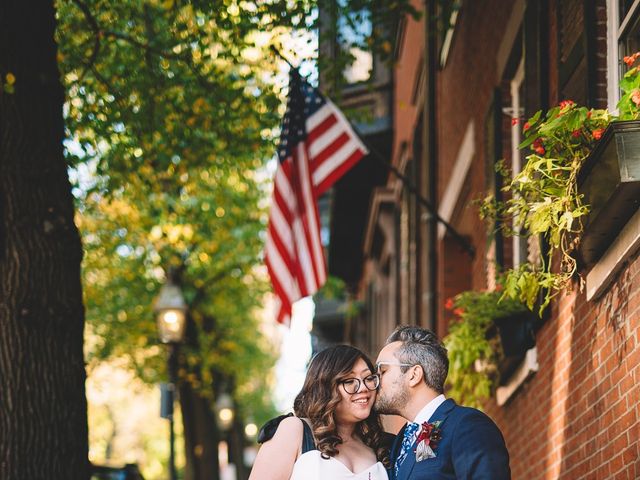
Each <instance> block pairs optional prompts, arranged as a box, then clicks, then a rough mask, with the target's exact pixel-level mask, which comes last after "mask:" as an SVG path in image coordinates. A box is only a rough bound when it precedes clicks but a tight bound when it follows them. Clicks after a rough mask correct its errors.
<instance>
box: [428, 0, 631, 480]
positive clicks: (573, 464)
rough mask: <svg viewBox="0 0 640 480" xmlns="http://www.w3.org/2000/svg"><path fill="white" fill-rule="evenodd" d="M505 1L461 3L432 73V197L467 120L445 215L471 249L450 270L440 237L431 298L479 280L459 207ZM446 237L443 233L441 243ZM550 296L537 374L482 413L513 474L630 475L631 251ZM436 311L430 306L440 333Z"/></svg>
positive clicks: (480, 128)
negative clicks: (604, 288) (435, 169)
mask: <svg viewBox="0 0 640 480" xmlns="http://www.w3.org/2000/svg"><path fill="white" fill-rule="evenodd" d="M556 2H557V0H551V1H550V2H549V15H548V22H549V23H548V27H549V38H548V45H549V58H550V59H551V60H550V63H549V83H548V86H549V96H550V98H549V100H550V103H551V104H552V105H553V104H556V103H557V102H558V101H559V100H561V99H559V98H558V93H557V92H558V85H557V83H558V71H557V64H556V61H555V59H556V58H557V51H558V49H557V32H556V16H555V8H556ZM513 3H514V2H511V1H508V2H507V1H498V0H490V1H483V2H464V10H463V12H462V15H461V17H460V19H459V24H458V26H457V31H456V36H455V38H454V42H453V45H452V48H451V51H450V56H449V59H448V63H447V66H446V68H445V69H444V70H442V71H441V72H439V73H438V93H437V98H438V112H437V118H438V161H439V163H438V165H439V189H440V197H441V198H442V195H444V193H445V192H444V191H445V188H446V186H447V184H448V182H449V180H450V175H451V172H452V169H453V166H454V164H455V160H456V157H457V154H458V150H459V148H460V144H461V142H462V138H463V136H464V133H465V131H466V128H467V125H468V123H469V121H471V120H473V121H474V123H475V132H476V135H475V152H476V153H475V157H474V160H473V165H472V167H471V171H470V173H469V175H468V176H467V178H466V179H465V187H464V188H463V193H462V195H461V201H460V205H458V207H457V209H456V211H455V212H454V216H453V218H452V223H453V225H454V226H455V228H456V229H457V230H458V231H460V232H461V233H462V234H464V235H468V236H470V238H472V241H473V243H474V245H475V246H476V248H477V254H476V258H475V259H474V261H473V262H472V263H471V265H470V267H469V272H470V276H469V277H464V276H460V275H455V274H452V272H453V270H456V271H461V270H463V269H464V268H463V267H462V266H460V265H459V261H460V257H455V258H452V257H451V255H452V251H453V248H452V246H451V245H450V244H448V245H446V246H445V245H444V244H443V245H441V252H440V253H441V255H440V285H439V292H440V294H441V305H442V304H443V302H444V299H445V298H446V297H448V296H450V295H452V294H454V293H456V292H457V291H460V290H463V289H465V288H468V283H469V279H470V280H471V284H472V286H473V288H475V289H481V288H484V287H485V278H484V246H485V245H486V232H485V228H484V226H483V224H482V223H481V221H480V220H479V219H478V217H477V211H476V210H475V209H474V208H473V207H470V206H469V204H470V201H471V200H472V199H474V198H478V197H479V196H480V195H481V193H482V190H483V188H484V185H485V183H484V167H483V165H484V159H483V155H484V139H483V133H484V125H483V122H484V118H485V114H486V112H487V110H488V108H489V105H490V102H491V98H492V91H493V88H494V87H495V86H496V85H498V84H499V81H500V79H498V78H495V77H496V68H495V58H494V57H495V54H496V51H497V48H498V45H500V42H501V40H502V35H503V34H504V31H505V28H506V22H507V21H508V19H509V15H510V6H511V5H512V4H513ZM604 6H605V2H604V0H597V2H596V3H595V7H594V8H596V27H597V28H596V35H597V37H598V38H597V39H596V45H597V46H598V50H599V52H598V56H597V57H596V58H595V61H596V67H597V68H596V70H597V76H596V79H595V82H596V85H598V92H597V93H598V94H597V104H598V106H604V103H606V41H605V36H606V9H604ZM447 241H448V242H452V241H453V240H447ZM577 290H578V289H577V288H576V291H574V292H571V293H570V294H568V295H565V296H563V297H562V298H559V299H558V300H557V301H556V302H554V303H553V304H552V307H551V315H550V318H549V320H548V321H547V322H546V323H545V324H544V325H543V326H542V328H541V330H540V331H539V332H538V334H537V340H536V344H537V349H538V361H539V366H540V368H539V371H538V372H537V373H536V374H534V375H533V376H532V377H531V379H530V380H529V381H527V382H526V383H525V384H524V385H523V386H522V387H521V388H520V390H519V391H518V392H516V394H515V395H514V396H513V397H512V398H511V400H510V401H509V402H508V403H507V404H506V405H505V406H503V407H498V406H497V405H495V403H493V402H490V403H489V404H488V405H487V407H486V409H487V412H488V413H489V414H490V415H491V416H492V417H493V418H494V419H495V420H496V422H497V423H498V425H499V426H500V428H501V429H502V431H503V433H504V435H505V439H506V441H507V446H508V448H509V452H510V455H511V467H512V471H513V478H514V479H525V480H530V479H570V480H574V479H637V478H640V460H639V456H640V443H639V442H640V441H639V440H638V439H639V438H640V257H639V255H636V256H635V257H634V258H633V259H632V260H631V261H630V262H629V264H628V266H626V267H625V268H624V269H623V271H622V273H621V274H620V275H619V276H618V278H617V279H616V281H615V282H614V284H613V286H612V287H611V288H610V289H609V290H608V292H607V293H606V294H605V295H604V296H603V297H602V298H600V299H598V300H597V301H591V302H587V301H586V299H585V297H584V294H582V293H580V292H578V291H577ZM446 321H447V318H446V317H445V314H444V309H443V308H441V318H440V321H439V323H438V326H439V333H440V334H443V333H444V330H445V328H446Z"/></svg>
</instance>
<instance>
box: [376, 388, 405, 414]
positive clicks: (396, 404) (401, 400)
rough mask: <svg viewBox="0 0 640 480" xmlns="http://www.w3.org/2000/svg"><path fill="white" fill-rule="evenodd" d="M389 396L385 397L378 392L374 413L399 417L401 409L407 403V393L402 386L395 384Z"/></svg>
mask: <svg viewBox="0 0 640 480" xmlns="http://www.w3.org/2000/svg"><path fill="white" fill-rule="evenodd" d="M393 387H395V388H392V389H391V391H392V393H391V395H389V396H386V395H383V394H381V393H380V392H378V396H377V397H376V405H375V408H376V412H377V413H382V414H385V415H401V413H400V412H401V411H402V409H403V407H404V406H405V405H406V404H407V402H408V401H409V392H407V390H406V389H405V388H404V386H403V385H402V384H399V383H396V384H394V385H393Z"/></svg>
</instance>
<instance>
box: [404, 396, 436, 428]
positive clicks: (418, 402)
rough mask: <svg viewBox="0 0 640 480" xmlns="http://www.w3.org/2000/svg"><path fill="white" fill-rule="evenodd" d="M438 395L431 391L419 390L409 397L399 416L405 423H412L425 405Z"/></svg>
mask: <svg viewBox="0 0 640 480" xmlns="http://www.w3.org/2000/svg"><path fill="white" fill-rule="evenodd" d="M438 395H440V394H439V393H438V392H435V391H433V390H431V389H425V390H421V391H419V392H416V393H415V394H414V395H412V396H411V398H410V399H409V401H408V402H407V405H406V406H405V408H404V410H403V411H402V412H401V415H402V416H403V417H404V419H405V420H406V421H407V422H413V420H414V419H415V418H416V416H417V415H418V413H419V412H420V410H422V409H423V408H424V407H425V405H427V404H428V403H429V402H430V401H431V400H433V399H434V398H436V397H437V396H438Z"/></svg>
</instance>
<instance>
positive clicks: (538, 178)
mask: <svg viewBox="0 0 640 480" xmlns="http://www.w3.org/2000/svg"><path fill="white" fill-rule="evenodd" d="M639 56H640V53H637V54H634V55H632V56H630V57H625V62H626V63H627V65H628V66H632V65H633V64H634V62H635V61H636V59H637V58H638V57H639ZM620 88H621V89H622V91H623V96H622V98H621V99H620V102H619V103H618V110H619V115H618V116H615V115H612V114H611V113H610V112H608V111H607V110H601V109H590V110H589V109H587V108H585V107H579V106H578V105H576V104H575V103H574V102H572V101H571V100H565V101H563V102H561V103H560V105H558V106H556V107H553V108H551V109H550V110H549V111H548V112H547V113H546V114H545V115H544V116H543V115H542V112H537V113H536V114H535V115H534V116H533V117H531V118H530V119H529V120H528V121H527V122H526V123H525V124H524V126H523V133H524V135H525V139H524V141H523V142H522V143H521V144H520V148H521V149H530V150H531V151H532V152H533V153H531V154H530V155H528V156H527V161H526V163H525V165H524V166H523V168H522V171H521V172H519V173H518V174H517V175H515V176H514V177H513V178H511V175H510V172H508V171H507V169H506V168H505V166H504V164H500V165H499V166H498V171H499V172H500V173H502V174H503V176H504V177H505V180H506V182H505V183H506V186H505V187H504V188H503V190H504V191H505V192H507V194H508V200H506V201H504V202H496V201H495V199H494V198H493V197H491V196H490V197H487V198H486V199H485V200H484V202H483V205H482V207H481V209H480V214H481V216H482V217H484V218H489V219H491V221H492V222H493V221H495V220H496V219H499V220H500V222H499V224H500V225H501V227H502V228H503V229H504V231H505V233H506V234H507V235H522V236H527V235H540V236H542V238H543V239H544V242H545V244H546V245H547V246H548V250H547V253H546V256H545V257H543V258H541V259H540V262H539V263H536V264H532V263H524V264H523V265H520V266H519V267H518V268H515V269H511V270H509V271H507V272H506V279H505V283H504V287H505V288H504V295H505V296H508V297H510V298H514V299H519V300H520V301H522V302H524V303H525V304H526V305H527V306H528V307H529V308H531V309H533V308H534V305H536V304H537V303H538V302H539V305H538V306H539V310H540V313H542V311H543V310H544V309H545V308H546V307H547V306H548V305H549V302H550V301H551V300H552V299H553V298H554V297H555V296H556V295H558V294H559V293H560V292H562V291H566V290H567V289H570V287H571V281H572V279H573V278H574V277H575V275H576V273H577V262H576V260H575V258H574V252H575V250H576V247H577V246H578V244H579V242H580V234H581V233H582V231H583V223H582V219H583V218H584V216H585V215H587V214H588V213H589V205H585V204H583V202H582V200H583V199H582V195H581V194H580V193H579V192H578V185H577V177H578V172H579V171H580V168H581V166H582V164H583V163H584V161H585V159H586V158H587V157H588V156H589V154H590V153H591V151H592V150H593V147H594V145H595V143H596V142H597V141H598V140H599V139H600V138H601V137H602V135H603V133H604V131H605V129H606V127H607V126H608V125H609V123H610V122H611V121H614V120H632V119H637V118H639V117H640V108H639V105H640V73H639V71H638V68H637V67H634V68H631V69H630V70H629V71H628V72H627V73H626V74H625V75H624V78H623V79H622V80H621V82H620ZM540 299H542V300H541V301H540Z"/></svg>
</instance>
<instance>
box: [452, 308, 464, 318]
mask: <svg viewBox="0 0 640 480" xmlns="http://www.w3.org/2000/svg"><path fill="white" fill-rule="evenodd" d="M463 313H464V308H456V309H455V310H454V311H453V314H454V315H457V316H459V317H461V316H462V314H463Z"/></svg>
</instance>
